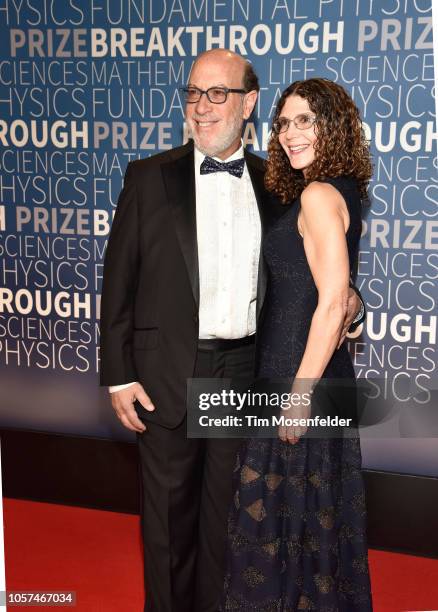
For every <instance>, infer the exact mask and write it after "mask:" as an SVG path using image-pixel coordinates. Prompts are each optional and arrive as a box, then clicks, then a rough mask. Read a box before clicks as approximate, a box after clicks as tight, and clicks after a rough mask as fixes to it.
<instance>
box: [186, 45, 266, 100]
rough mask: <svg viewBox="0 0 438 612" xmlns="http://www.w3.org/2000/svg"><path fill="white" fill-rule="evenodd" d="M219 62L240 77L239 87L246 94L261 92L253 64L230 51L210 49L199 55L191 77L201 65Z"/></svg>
mask: <svg viewBox="0 0 438 612" xmlns="http://www.w3.org/2000/svg"><path fill="white" fill-rule="evenodd" d="M217 62H220V63H221V64H222V65H224V66H225V65H228V66H229V67H230V69H231V70H232V71H233V72H234V73H235V74H236V76H239V81H240V83H239V87H242V89H244V90H245V91H246V92H249V91H259V90H260V87H259V80H258V77H257V75H256V73H255V72H254V69H253V67H252V64H251V62H249V61H248V60H246V59H245V58H243V57H242V56H241V55H239V54H238V53H235V52H234V51H230V50H229V49H210V50H209V51H204V52H203V53H201V54H200V55H198V57H197V58H196V60H195V62H194V63H193V66H192V69H191V71H190V76H191V75H192V72H193V70H194V69H195V67H196V66H197V65H198V64H199V63H202V64H204V65H206V66H208V65H209V64H213V63H217ZM189 80H190V77H189Z"/></svg>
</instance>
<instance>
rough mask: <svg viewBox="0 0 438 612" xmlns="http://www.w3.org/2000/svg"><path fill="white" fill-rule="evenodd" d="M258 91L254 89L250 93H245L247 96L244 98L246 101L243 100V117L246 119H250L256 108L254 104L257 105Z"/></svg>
mask: <svg viewBox="0 0 438 612" xmlns="http://www.w3.org/2000/svg"><path fill="white" fill-rule="evenodd" d="M257 95H258V94H257V92H256V91H255V90H254V91H250V92H249V93H247V94H245V98H244V102H243V118H244V119H249V118H250V116H251V113H252V111H253V110H254V106H255V105H256V102H257Z"/></svg>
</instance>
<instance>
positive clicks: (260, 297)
mask: <svg viewBox="0 0 438 612" xmlns="http://www.w3.org/2000/svg"><path fill="white" fill-rule="evenodd" d="M244 155H245V161H246V166H247V168H248V172H249V176H250V178H251V182H252V186H253V189H254V194H255V197H256V200H257V206H258V209H259V215H260V223H261V226H262V235H261V239H262V243H263V236H264V234H265V229H266V226H267V223H268V205H267V201H266V200H267V193H266V189H265V185H264V169H263V166H262V164H263V162H262V161H261V160H260V158H255V156H253V155H251V153H249V152H248V151H247V150H246V149H245V151H244ZM254 158H255V159H256V160H257V164H255V163H254ZM267 281H268V270H267V266H266V263H265V260H264V257H263V253H262V246H261V245H260V258H259V270H258V277H257V305H256V316H257V321H258V319H259V315H260V312H261V309H262V306H263V302H264V300H265V295H266V286H267Z"/></svg>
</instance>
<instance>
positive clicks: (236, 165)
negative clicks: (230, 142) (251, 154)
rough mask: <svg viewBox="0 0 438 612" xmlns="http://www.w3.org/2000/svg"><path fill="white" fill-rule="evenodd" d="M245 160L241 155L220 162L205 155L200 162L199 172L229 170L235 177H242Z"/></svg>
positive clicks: (209, 172) (207, 172)
mask: <svg viewBox="0 0 438 612" xmlns="http://www.w3.org/2000/svg"><path fill="white" fill-rule="evenodd" d="M244 165H245V160H244V158H243V157H241V158H240V159H234V160H233V161H230V162H220V161H217V160H215V159H213V158H212V157H208V156H207V157H206V158H205V159H204V161H203V162H202V164H201V169H200V171H201V174H211V173H212V172H229V173H230V174H231V175H232V176H235V177H236V178H242V174H243V167H244Z"/></svg>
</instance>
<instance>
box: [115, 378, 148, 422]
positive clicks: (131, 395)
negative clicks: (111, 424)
mask: <svg viewBox="0 0 438 612" xmlns="http://www.w3.org/2000/svg"><path fill="white" fill-rule="evenodd" d="M135 400H138V401H139V402H140V404H141V405H142V406H143V408H144V409H145V410H147V411H148V412H152V411H153V410H155V406H154V405H153V404H152V402H151V400H150V398H149V396H148V394H147V393H146V391H145V390H144V389H143V387H142V386H141V385H140V383H134V384H133V385H131V386H130V387H128V388H127V389H122V390H121V391H114V393H111V404H112V406H113V408H114V410H115V412H116V414H117V416H118V417H119V419H120V420H121V422H122V424H123V425H124V426H125V427H126V428H127V429H130V430H131V431H136V432H138V433H142V432H144V431H146V426H145V425H144V424H143V423H142V422H141V421H140V419H139V418H138V416H137V413H136V411H135V408H134V402H135Z"/></svg>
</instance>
